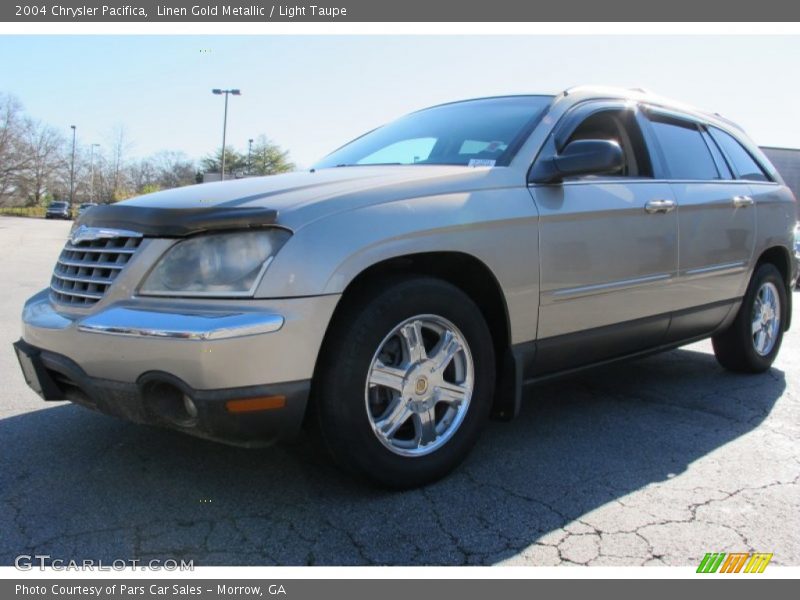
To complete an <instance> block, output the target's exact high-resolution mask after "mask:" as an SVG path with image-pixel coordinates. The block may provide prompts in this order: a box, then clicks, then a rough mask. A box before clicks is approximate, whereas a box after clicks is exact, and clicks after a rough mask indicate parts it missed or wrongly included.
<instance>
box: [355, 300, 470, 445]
mask: <svg viewBox="0 0 800 600" xmlns="http://www.w3.org/2000/svg"><path fill="white" fill-rule="evenodd" d="M474 371H475V369H474V364H473V360H472V354H471V353H470V350H469V346H468V345H467V342H466V340H465V339H464V336H463V335H462V333H461V332H460V331H459V330H458V328H457V327H456V326H455V325H453V324H452V323H451V322H450V321H448V320H447V319H444V318H442V317H439V316H436V315H417V316H415V317H411V318H410V319H406V320H405V321H403V322H402V323H400V324H399V325H397V326H396V327H395V328H394V329H393V330H392V331H391V332H390V333H389V335H387V336H386V337H385V338H384V339H383V341H382V342H381V343H380V345H379V346H378V350H377V351H376V352H375V354H374V355H373V357H372V362H371V363H370V367H369V371H368V374H367V383H366V389H365V401H366V407H367V415H368V416H369V420H370V425H371V426H372V431H373V432H374V433H375V435H376V436H377V438H378V439H379V440H380V442H381V443H382V444H383V445H384V446H385V447H386V448H388V449H389V450H391V451H392V452H394V453H395V454H399V455H401V456H412V457H413V456H424V455H426V454H430V453H431V452H434V451H436V450H438V449H439V448H441V447H442V446H443V445H444V444H446V443H447V441H448V440H450V438H452V437H453V435H454V434H455V433H456V431H458V428H459V427H460V426H461V423H462V422H463V421H464V417H465V416H466V414H467V410H468V408H469V403H470V400H471V398H472V391H473V386H474V378H475V374H474Z"/></svg>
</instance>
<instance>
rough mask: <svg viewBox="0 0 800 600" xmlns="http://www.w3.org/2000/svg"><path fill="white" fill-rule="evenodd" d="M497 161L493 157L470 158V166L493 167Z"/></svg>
mask: <svg viewBox="0 0 800 600" xmlns="http://www.w3.org/2000/svg"><path fill="white" fill-rule="evenodd" d="M495 162H497V161H495V160H492V159H491V158H470V159H469V164H468V165H467V166H468V167H493V166H494V163H495Z"/></svg>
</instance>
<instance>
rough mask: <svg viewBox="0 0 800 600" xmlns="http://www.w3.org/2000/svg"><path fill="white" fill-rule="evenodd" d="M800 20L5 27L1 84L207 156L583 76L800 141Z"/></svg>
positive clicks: (83, 137)
mask: <svg viewBox="0 0 800 600" xmlns="http://www.w3.org/2000/svg"><path fill="white" fill-rule="evenodd" d="M798 56H800V36H713V35H699V36H698V35H689V36H667V35H651V36H641V37H640V36H632V35H623V36H577V35H575V36H572V35H530V36H523V35H508V36H494V35H493V36H457V35H456V36H454V35H448V36H333V35H330V36H314V35H309V36H284V35H277V36H268V35H263V36H206V35H204V36H186V35H174V36H134V35H130V36H129V35H118V36H97V35H91V36H78V35H71V36H67V35H64V36H58V35H38V36H28V35H25V36H22V35H20V36H17V35H4V36H1V37H0V62H1V63H2V65H3V68H2V71H0V92H3V93H10V94H12V95H14V96H16V97H17V99H18V100H19V101H20V102H21V103H22V104H23V106H24V108H25V110H26V112H27V113H28V114H29V115H30V116H32V117H34V118H37V119H40V120H42V121H45V122H47V123H49V124H51V125H52V126H54V127H57V128H59V129H61V130H62V131H63V132H64V134H65V136H69V135H71V131H70V125H73V124H74V125H75V126H76V127H77V138H78V145H79V146H82V147H88V146H89V144H91V143H99V144H101V148H103V147H105V148H110V145H111V139H112V132H113V130H114V129H115V128H118V127H119V126H123V127H124V128H125V131H126V135H127V136H128V138H129V140H130V142H131V150H130V152H131V157H143V156H146V155H149V154H152V153H155V152H158V151H161V150H179V151H183V152H185V153H186V154H187V155H189V156H190V157H192V158H196V159H199V158H201V157H203V156H205V155H207V154H209V153H211V152H213V151H214V149H215V148H219V147H220V146H221V142H222V117H223V99H222V97H221V96H214V95H212V93H211V89H212V88H239V89H241V90H242V95H241V96H240V97H231V99H230V104H229V112H228V137H227V139H228V144H229V145H231V146H234V147H236V148H237V149H239V150H241V151H246V149H247V140H248V138H255V137H258V136H259V135H261V134H265V135H267V136H268V137H269V138H271V139H272V140H273V141H275V142H276V143H278V144H279V145H281V146H282V147H283V148H285V149H288V150H289V151H290V154H291V158H292V159H293V160H294V161H295V162H296V163H297V164H298V166H300V167H307V166H310V165H311V164H313V163H314V162H315V161H316V160H318V159H319V158H321V157H322V156H324V155H325V154H327V153H328V152H330V151H331V150H333V149H335V148H337V147H338V146H340V145H342V144H343V143H345V142H347V141H349V140H350V139H352V138H354V137H356V136H358V135H360V134H361V133H363V132H365V131H368V130H370V129H372V128H374V127H376V126H379V125H381V124H383V123H386V122H388V121H390V120H392V119H394V118H397V117H399V116H401V115H403V114H405V113H407V112H410V111H412V110H416V109H419V108H424V107H425V106H430V105H433V104H438V103H441V102H447V101H451V100H459V99H465V98H473V97H480V96H493V95H502V94H516V93H557V92H559V91H561V90H563V89H565V88H567V87H570V86H573V85H577V84H604V85H617V86H622V87H642V88H646V89H649V90H652V91H653V92H656V93H658V94H660V95H664V96H669V97H672V98H675V99H678V100H681V101H684V102H687V103H689V104H694V105H696V106H698V107H700V108H704V109H707V110H711V111H714V112H719V113H720V114H722V115H724V116H726V117H728V118H730V119H732V120H734V121H736V122H737V123H739V124H740V125H742V126H743V127H744V128H745V130H746V131H747V132H748V133H749V134H750V136H751V137H752V138H753V139H754V140H755V141H756V143H758V144H760V145H770V146H782V147H792V148H800V118H798V117H800V115H799V114H798V112H799V111H798V106H799V104H798V102H799V99H800V78H799V77H798V76H797V57H798Z"/></svg>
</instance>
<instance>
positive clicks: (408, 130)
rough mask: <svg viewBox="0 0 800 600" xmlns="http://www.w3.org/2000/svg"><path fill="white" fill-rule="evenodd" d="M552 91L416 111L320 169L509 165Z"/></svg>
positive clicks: (338, 152)
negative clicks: (370, 165) (476, 161)
mask: <svg viewBox="0 0 800 600" xmlns="http://www.w3.org/2000/svg"><path fill="white" fill-rule="evenodd" d="M551 101H552V97H550V96H509V97H503V98H485V99H482V100H469V101H466V102H455V103H453V104H444V105H442V106H435V107H433V108H429V109H426V110H421V111H419V112H415V113H411V114H410V115H407V116H405V117H402V118H400V119H398V120H397V121H394V122H393V123H389V124H388V125H385V126H383V127H379V128H378V129H375V130H374V131H371V132H369V133H367V134H366V135H363V136H361V137H360V138H358V139H356V140H354V141H352V142H350V143H349V144H347V145H346V146H342V147H341V148H339V149H338V150H336V151H335V152H333V153H331V154H329V155H328V156H326V157H325V158H323V159H322V160H321V161H320V162H319V163H318V164H316V165H315V168H317V169H324V168H328V167H340V166H354V165H366V164H378V163H382V164H402V165H413V164H417V165H465V166H466V165H468V164H469V163H470V161H471V160H480V161H482V162H483V161H486V162H483V164H487V163H488V164H497V165H500V166H502V165H507V164H508V163H509V162H510V161H511V159H512V158H513V156H514V153H515V152H516V150H517V149H518V148H519V146H520V144H521V143H522V142H523V141H524V140H525V137H527V135H528V133H530V130H531V127H532V126H533V125H534V124H535V123H536V122H537V121H538V120H539V118H540V117H541V115H542V114H543V113H544V111H545V109H546V108H547V106H548V105H549V104H550V102H551Z"/></svg>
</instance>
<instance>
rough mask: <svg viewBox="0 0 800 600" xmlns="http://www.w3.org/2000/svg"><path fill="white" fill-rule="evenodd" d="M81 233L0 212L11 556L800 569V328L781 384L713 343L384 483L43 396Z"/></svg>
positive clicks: (1, 424)
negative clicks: (43, 300) (40, 309)
mask: <svg viewBox="0 0 800 600" xmlns="http://www.w3.org/2000/svg"><path fill="white" fill-rule="evenodd" d="M69 226H70V224H69V223H64V222H51V221H44V220H34V219H16V218H3V217H0V256H2V259H0V281H2V289H3V293H2V294H0V382H2V385H0V564H4V565H9V564H13V562H14V559H15V557H16V556H17V555H20V554H31V555H33V554H49V555H50V556H52V557H53V558H61V559H65V560H69V559H75V560H82V559H95V560H98V559H102V560H103V561H112V560H115V559H140V560H143V561H145V560H148V559H154V558H155V559H168V558H171V559H185V560H193V561H194V564H195V565H196V566H206V565H238V564H242V565H251V564H258V565H263V564H268V565H271V564H280V565H323V564H326V565H369V564H388V565H461V564H481V565H490V564H522V565H559V564H579V565H697V564H698V563H699V561H700V559H701V558H702V557H703V555H704V554H705V553H706V552H747V551H759V552H772V553H774V558H773V561H772V564H780V565H800V536H798V534H797V532H798V531H800V444H798V440H800V334H799V333H798V331H796V330H797V329H798V327H800V320H798V319H797V318H795V328H794V329H795V330H793V331H791V332H789V333H788V334H787V335H786V337H785V339H784V345H783V348H782V350H781V354H780V356H779V358H778V360H777V362H776V364H775V366H774V368H773V369H772V370H770V371H769V372H768V373H766V374H764V375H760V376H742V375H734V374H730V373H727V372H725V371H723V370H722V369H721V368H720V367H718V366H717V363H716V361H715V360H714V357H713V355H712V353H711V345H710V343H708V342H702V343H699V344H694V345H691V346H687V347H685V348H682V349H680V350H676V351H673V352H669V353H666V354H662V355H658V356H654V357H651V358H647V359H644V360H640V361H637V362H630V363H625V364H620V365H616V366H613V367H608V368H605V369H603V370H600V371H592V372H587V373H585V374H582V375H580V376H577V377H573V378H571V379H567V380H562V381H559V382H554V383H551V384H548V385H547V386H542V387H539V388H536V389H534V390H532V393H531V394H530V398H529V399H528V401H527V402H526V404H525V406H524V408H523V411H522V415H521V416H520V417H519V418H518V419H516V420H515V421H513V422H511V423H499V422H491V423H490V424H489V425H488V426H487V428H486V431H485V433H484V435H483V437H482V438H481V440H480V442H479V444H478V446H477V447H476V448H475V450H474V452H473V453H472V454H471V456H470V457H469V459H468V460H467V461H466V463H465V464H464V465H463V466H462V467H461V468H460V469H459V470H458V471H457V472H455V473H454V474H453V475H451V476H450V477H448V478H447V479H445V480H443V481H441V482H439V483H437V484H434V485H431V486H428V487H426V488H424V489H420V490H416V491H410V492H403V493H395V492H385V491H380V490H375V489H372V488H369V487H366V486H365V485H363V484H361V483H359V482H355V481H353V480H351V479H350V478H348V477H347V476H345V475H343V474H342V473H341V472H340V471H338V470H337V469H336V468H335V467H334V466H332V465H331V464H330V462H329V461H328V459H327V458H326V457H325V455H324V454H323V453H322V452H321V450H320V449H319V447H318V446H317V444H316V443H315V441H314V439H313V436H308V435H304V436H302V437H301V438H300V439H298V440H297V442H295V443H293V444H291V445H281V446H277V447H273V448H267V449H262V450H247V449H239V448H232V447H227V446H223V445H219V444H215V443H212V442H207V441H203V440H200V439H195V438H192V437H189V436H186V435H182V434H180V433H176V432H171V431H166V430H161V429H157V428H152V427H145V426H139V425H133V424H130V423H126V422H123V421H120V420H116V419H114V418H111V417H107V416H104V415H101V414H95V413H93V412H91V411H89V410H87V409H84V408H81V407H78V406H73V405H71V404H69V403H62V402H52V403H45V402H43V401H41V400H40V399H39V397H38V396H36V394H34V393H33V392H32V391H30V390H29V389H28V388H27V387H26V385H25V383H24V381H23V378H22V375H21V373H20V371H19V368H18V366H17V362H16V358H15V356H14V353H13V351H12V348H11V343H12V342H13V341H14V340H16V339H17V338H18V337H19V331H20V326H19V315H20V310H21V307H22V304H23V302H24V300H25V299H26V298H27V297H28V296H30V295H32V294H33V293H34V292H36V291H38V290H39V289H41V288H43V287H45V286H46V285H47V284H48V283H49V278H50V271H51V269H52V267H53V264H54V262H55V259H56V257H57V256H58V253H59V251H60V249H61V246H62V245H63V242H64V240H65V238H66V234H67V231H68V229H69ZM798 301H800V296H798V295H797V294H796V295H795V304H797V302H798Z"/></svg>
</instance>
